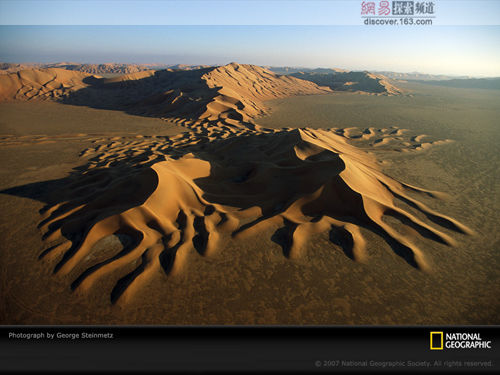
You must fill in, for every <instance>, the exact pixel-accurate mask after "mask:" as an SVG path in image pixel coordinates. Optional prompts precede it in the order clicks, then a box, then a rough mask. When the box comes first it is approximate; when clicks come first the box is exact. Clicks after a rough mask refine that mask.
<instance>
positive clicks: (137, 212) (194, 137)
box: [0, 63, 475, 324]
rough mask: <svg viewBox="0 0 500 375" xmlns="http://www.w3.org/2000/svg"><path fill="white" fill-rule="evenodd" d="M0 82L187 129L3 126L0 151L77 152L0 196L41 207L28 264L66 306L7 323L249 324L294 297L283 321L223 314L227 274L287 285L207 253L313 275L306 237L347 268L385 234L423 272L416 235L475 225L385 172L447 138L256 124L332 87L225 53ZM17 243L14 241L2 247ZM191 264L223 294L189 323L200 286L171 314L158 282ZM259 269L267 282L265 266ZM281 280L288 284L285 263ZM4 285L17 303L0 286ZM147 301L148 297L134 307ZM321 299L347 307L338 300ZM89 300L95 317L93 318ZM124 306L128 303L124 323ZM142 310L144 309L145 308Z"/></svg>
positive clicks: (462, 233) (179, 275)
mask: <svg viewBox="0 0 500 375" xmlns="http://www.w3.org/2000/svg"><path fill="white" fill-rule="evenodd" d="M0 87H1V88H2V91H1V93H0V97H1V99H2V100H4V101H33V102H38V101H41V100H42V101H47V100H48V101H55V102H58V103H62V104H57V105H69V106H78V107H88V106H90V107H93V108H100V109H101V110H111V109H118V110H120V111H123V112H125V113H127V114H129V115H141V116H145V117H153V118H161V119H162V120H163V121H164V122H165V123H170V124H172V125H171V126H172V127H175V126H182V127H184V129H185V131H183V132H181V133H179V134H177V135H170V134H165V135H160V134H151V135H145V134H126V135H123V134H120V135H115V134H109V133H106V132H104V131H103V132H102V134H99V133H97V132H94V133H85V134H81V133H76V132H74V131H75V130H76V129H72V130H73V133H71V134H70V133H69V132H66V133H65V134H62V135H61V134H54V135H35V134H32V135H24V136H23V135H15V134H10V135H4V136H3V138H2V147H3V148H4V150H6V149H8V148H16V147H23V146H24V147H38V146H44V147H45V146H51V145H56V144H60V143H61V142H73V141H74V142H75V145H78V147H81V148H80V149H79V157H80V158H83V163H82V161H79V162H78V161H77V160H76V157H75V156H72V161H71V163H68V165H67V168H68V167H69V166H70V165H72V166H71V168H72V170H70V169H69V168H68V169H67V170H66V172H70V173H69V174H66V175H60V174H59V176H60V177H59V176H58V178H59V180H58V181H57V182H52V183H45V184H44V183H43V182H42V185H43V186H35V187H34V186H33V185H29V186H28V185H25V186H17V187H11V188H10V189H4V190H3V191H2V193H3V194H6V195H7V194H8V195H11V196H26V197H28V198H32V199H36V200H38V201H40V202H43V204H42V205H41V207H40V214H41V216H40V217H39V220H38V223H37V226H38V230H39V235H40V238H41V239H40V242H39V243H40V244H41V248H40V251H38V252H37V251H36V249H32V251H34V252H35V253H37V258H38V260H37V263H36V264H37V267H38V269H39V272H41V275H42V276H41V277H42V278H43V279H44V280H45V281H44V282H52V283H54V284H53V285H52V286H51V287H50V288H55V289H51V290H56V289H57V288H63V289H64V288H67V289H65V292H64V294H63V297H61V299H62V300H65V301H74V302H73V304H74V305H73V307H71V308H69V309H68V310H66V311H61V310H64V307H61V306H56V307H54V310H53V311H52V313H50V312H45V313H42V314H38V315H37V313H34V314H30V313H29V312H26V311H24V313H23V314H21V315H19V316H18V317H17V318H14V316H13V314H12V312H11V311H6V310H4V312H3V316H4V317H5V318H4V319H5V320H10V321H12V322H34V321H37V322H41V321H44V320H45V321H49V322H55V321H58V319H59V321H64V322H82V321H86V322H87V323H90V322H117V321H119V322H125V323H130V322H133V323H140V322H145V323H164V322H170V323H174V324H175V323H186V322H190V323H203V322H205V323H214V322H215V323H219V324H221V323H222V324H224V323H227V324H234V323H243V324H253V323H256V322H260V323H266V316H267V323H269V324H275V323H286V322H290V321H292V322H294V323H295V324H300V323H301V322H300V314H298V315H297V312H298V311H300V309H301V308H299V306H297V305H296V303H291V301H288V303H287V304H285V305H284V307H283V308H284V311H285V314H289V315H291V316H295V317H296V318H294V319H291V320H289V319H288V320H287V319H283V318H279V317H277V316H276V315H273V314H269V309H267V310H266V309H264V310H263V311H262V317H263V319H259V320H256V319H255V317H252V316H247V318H245V311H248V308H247V307H241V308H240V310H238V309H236V310H234V311H233V316H232V317H230V315H231V314H230V313H229V312H228V311H227V310H226V311H224V312H220V311H219V312H218V310H217V308H214V307H213V306H216V305H217V303H219V304H220V302H217V301H220V299H221V298H222V299H224V298H229V299H230V293H229V294H228V290H230V289H228V285H231V283H241V284H242V285H243V286H245V285H248V284H249V283H251V284H252V285H253V287H250V289H249V288H247V287H246V286H245V289H246V290H247V293H252V292H251V291H252V289H256V290H260V289H261V288H264V289H265V290H266V291H265V292H264V293H265V294H271V295H274V296H277V294H279V293H284V292H279V291H278V290H276V289H275V285H273V284H272V283H269V282H267V281H261V282H260V284H259V281H258V280H257V281H256V280H255V278H254V277H252V276H249V275H248V272H249V270H252V271H250V273H255V274H261V273H262V272H264V271H265V272H269V269H267V270H266V269H265V268H263V269H262V270H255V264H256V263H252V262H249V263H247V264H246V265H245V262H244V261H243V262H242V259H243V258H238V257H235V258H234V260H232V261H235V260H238V262H240V263H239V267H240V268H233V269H232V271H231V273H227V274H225V273H224V269H226V270H227V268H224V267H220V264H219V263H220V262H223V259H224V256H225V255H226V256H227V254H226V253H227V252H228V253H231V252H232V253H233V255H234V251H239V252H240V253H241V254H243V253H244V254H253V257H256V258H258V259H261V261H262V259H265V257H268V256H271V258H268V261H274V262H275V265H274V270H275V271H274V272H277V271H276V268H277V267H278V265H279V264H283V263H282V262H283V261H285V262H291V263H289V265H288V267H290V264H292V265H293V267H295V271H294V272H295V273H297V272H298V274H300V273H301V272H304V275H305V274H308V275H309V276H308V277H310V275H311V272H313V273H314V269H313V268H314V266H315V265H316V266H317V262H316V261H311V262H309V260H310V257H311V253H310V252H311V248H310V247H311V244H314V243H320V244H322V245H321V246H322V248H323V249H324V243H323V242H321V241H318V236H319V235H324V234H326V235H327V236H328V239H329V241H330V243H331V244H330V246H333V247H336V248H338V249H340V250H341V252H342V253H343V255H344V257H345V258H346V259H347V260H349V261H350V262H352V263H349V264H352V265H354V264H359V265H360V266H361V267H366V269H370V264H371V259H372V258H373V253H372V251H373V250H372V248H374V245H373V244H374V243H375V244H377V243H378V244H379V243H380V242H381V241H382V242H385V243H386V245H387V246H385V251H389V252H392V254H394V255H395V256H396V258H397V259H399V261H400V262H402V263H400V264H404V267H406V270H405V271H404V272H419V273H420V274H421V275H425V274H432V273H433V272H435V264H434V262H433V261H431V262H429V261H428V255H427V254H426V251H425V247H424V248H423V247H422V245H423V244H426V243H429V242H431V243H437V244H440V245H442V246H445V247H450V248H451V247H454V246H456V245H457V242H459V241H461V240H462V239H463V238H465V237H472V236H474V234H475V231H474V229H473V228H469V226H467V225H466V224H467V223H462V219H463V218H458V220H457V218H452V217H451V216H449V215H445V214H441V213H439V212H438V210H436V209H434V208H432V207H435V204H436V203H435V202H436V201H440V200H442V199H449V197H447V195H446V194H445V192H439V191H435V190H432V189H431V190H429V189H426V188H425V187H420V186H416V185H414V184H411V183H407V182H405V181H399V180H398V179H395V178H392V177H390V176H389V175H387V174H386V173H385V172H384V170H383V169H384V165H385V164H384V160H383V157H381V156H383V155H384V152H385V153H399V154H412V153H422V152H426V151H428V150H429V149H432V148H434V147H440V146H441V145H444V144H451V145H452V144H453V141H452V140H450V139H446V138H444V139H433V137H429V136H428V135H427V136H426V135H425V134H419V133H415V132H412V131H409V130H407V129H403V128H399V127H397V126H387V127H381V128H376V127H342V128H338V127H332V128H327V129H315V128H313V127H310V126H309V125H308V124H304V126H302V127H300V128H291V127H282V128H280V129H273V128H271V127H264V126H261V125H259V119H260V118H262V116H265V115H267V114H269V105H268V104H269V102H268V101H269V100H274V99H280V98H288V97H291V96H303V95H325V94H329V95H331V92H332V90H331V88H329V87H322V86H318V85H316V84H315V83H313V82H310V81H305V80H301V79H298V78H295V77H289V76H279V75H276V74H274V73H272V72H270V71H268V70H266V69H263V68H260V67H256V66H252V65H243V64H236V63H232V64H229V65H226V66H222V67H217V68H203V69H198V70H190V71H176V70H165V71H156V72H155V71H142V72H138V73H132V74H126V75H123V76H119V77H114V78H102V77H98V76H93V75H90V74H86V73H80V72H74V71H71V72H69V71H66V70H63V69H54V68H53V69H33V70H29V71H19V72H16V73H14V74H9V75H4V76H0ZM390 93H391V94H398V93H399V91H394V90H393V91H391V92H390ZM30 104H31V103H30ZM103 126H104V125H103ZM84 145H86V147H82V146H84ZM68 152H69V151H68ZM72 163H73V164H72ZM73 165H74V166H73ZM57 173H59V172H57ZM57 173H55V175H57ZM42 187H43V188H42ZM40 190H42V191H44V192H45V193H44V194H41V193H40V192H39V191H40ZM35 193H36V194H35ZM429 202H434V203H430V204H429ZM30 214H33V215H34V214H35V213H33V212H31V213H30ZM33 220H36V219H33ZM31 223H33V221H32V222H31ZM12 236H14V235H10V238H12ZM42 240H43V242H42ZM7 241H8V240H6V239H4V240H2V242H3V243H5V242H7ZM271 241H272V242H273V243H274V245H273V246H275V247H274V250H271V252H270V254H268V255H266V254H265V253H266V247H265V246H269V243H270V242H271ZM35 242H36V241H35ZM14 247H15V246H12V245H10V249H11V250H10V251H12V249H13V248H14ZM375 247H377V248H379V247H380V246H379V245H376V246H375ZM276 249H278V253H281V254H280V257H281V258H282V259H280V260H279V261H277V260H276V258H273V257H274V256H276V255H277V253H276ZM239 256H240V257H241V256H242V255H239ZM197 259H198V260H197ZM200 259H201V260H200ZM200 261H201V262H204V263H203V265H201V263H199V262H200ZM229 261H231V260H229ZM13 262H14V261H13ZM15 262H21V263H22V260H16V261H15ZM304 262H305V264H304ZM4 264H6V263H4ZM11 264H12V263H11ZM198 266H199V267H198ZM233 266H234V264H233ZM4 267H5V265H4ZM301 267H302V270H301ZM311 267H313V268H311ZM347 267H349V266H347ZM352 267H354V266H352ZM320 268H321V267H320ZM207 269H210V270H209V271H208V272H207ZM283 269H287V268H286V267H283ZM40 270H43V271H40ZM397 270H400V269H399V268H398V269H397ZM410 270H412V271H410ZM23 272H26V271H23ZM204 272H206V273H204ZM339 272H346V271H345V270H343V271H339ZM356 272H358V271H356ZM195 274H196V277H197V278H198V279H201V280H203V279H204V278H207V279H209V278H210V277H211V278H212V279H213V278H214V277H215V279H219V282H222V281H221V280H222V279H225V278H226V277H227V279H225V281H224V282H222V284H223V286H221V287H220V288H219V289H217V287H215V289H213V290H212V292H213V291H217V290H219V291H220V293H221V296H222V297H217V296H214V300H213V301H212V302H213V303H214V304H215V305H211V306H212V307H211V308H210V313H209V314H208V315H203V316H201V317H198V319H196V318H194V316H192V315H190V314H191V313H192V312H193V311H195V310H196V311H198V310H197V309H196V308H193V306H198V303H200V302H199V300H197V299H196V297H195V296H194V294H193V293H195V294H196V293H203V287H201V286H196V285H195V286H193V289H191V291H190V294H189V296H184V297H180V296H181V295H182V290H180V291H178V292H177V300H178V301H181V302H182V303H180V304H179V305H178V307H177V312H176V314H177V315H175V316H178V318H175V316H173V317H171V318H168V317H166V316H165V315H164V314H167V315H168V314H169V312H168V311H167V310H164V306H163V305H162V302H161V301H162V300H161V299H160V297H159V296H161V295H163V294H162V292H158V288H159V287H161V285H163V286H164V288H166V287H165V285H166V284H167V283H169V284H170V288H172V287H175V284H176V283H183V282H185V281H186V278H187V279H189V278H191V277H192V276H194V275H195ZM214 275H215V276H214ZM267 277H273V275H272V273H271V274H268V275H267ZM419 277H425V276H419ZM245 278H246V280H245ZM50 280H52V281H50ZM176 280H177V281H176ZM280 280H281V281H280V282H281V283H283V284H285V285H292V284H293V283H291V282H290V281H289V280H288V279H287V276H286V275H283V274H281V276H280ZM228 283H229V284H228ZM9 285H10V284H9V281H8V280H6V279H4V286H3V288H4V290H6V291H9V290H12V286H9ZM54 285H55V286H54ZM9 288H10V289H9ZM344 288H348V287H347V286H344ZM354 288H357V287H356V286H354ZM287 289H289V288H287ZM51 293H53V292H51ZM179 293H180V294H179ZM288 293H289V292H286V293H285V294H288ZM291 293H292V295H293V294H297V293H298V294H300V295H301V296H302V297H301V298H305V299H306V300H307V295H309V294H311V293H313V292H312V291H311V290H309V289H308V288H307V287H304V286H302V289H301V287H298V290H295V291H292V292H291ZM321 293H324V292H321ZM374 293H376V292H374ZM8 296H9V297H8V298H10V299H16V298H17V297H15V295H14V294H13V293H12V291H10V292H9V294H8ZM145 296H147V299H148V301H150V302H149V305H144V303H143V302H141V300H142V299H144V298H145ZM239 298H241V296H240V297H239ZM249 298H250V297H249ZM331 298H332V300H333V301H336V302H335V303H336V304H337V305H338V306H341V308H342V309H344V310H343V312H344V314H345V315H346V316H349V315H350V312H349V310H350V307H349V304H348V303H346V302H345V299H339V298H338V297H335V296H332V297H331ZM377 298H378V297H375V299H377ZM155 300H156V303H155V302H154V301H155ZM250 300H252V298H250ZM89 301H90V302H89ZM151 301H153V302H151ZM314 301H316V302H314ZM310 302H311V303H312V304H314V303H316V304H317V303H318V299H317V297H313V296H311V300H310ZM39 303H41V304H42V305H43V304H44V303H43V302H41V301H39ZM151 303H153V305H151ZM82 304H83V305H85V304H90V305H89V306H91V307H86V308H84V312H83V313H82V314H80V316H79V317H76V316H71V313H70V312H71V311H75V308H77V306H82ZM223 304H224V303H223ZM147 306H149V307H147ZM182 306H184V309H185V310H189V311H190V312H189V313H186V314H188V315H189V316H191V317H190V318H189V317H187V318H186V316H184V318H180V316H179V315H178V314H179V311H182V309H183V307H182ZM203 306H205V307H203V308H202V309H207V308H208V307H207V306H208V305H203ZM293 306H295V310H294V307H293ZM316 308H317V309H319V310H320V311H321V316H322V318H321V321H324V322H329V323H330V324H335V323H340V322H346V321H351V320H350V318H348V319H345V318H344V320H337V319H336V318H333V317H332V316H331V317H330V318H324V314H325V311H324V308H322V307H320V305H317V306H316ZM96 309H97V310H98V309H102V311H106V312H105V313H104V315H103V314H101V313H99V314H98V315H99V317H98V318H92V316H93V314H94V313H95V312H96ZM130 309H132V310H134V311H135V313H134V315H133V316H130V317H129V318H127V314H126V312H127V311H130ZM144 309H146V310H148V309H149V310H152V312H151V314H149V313H145V312H144V311H145V310H144ZM179 309H180V310H179ZM259 309H262V307H259V308H257V310H259ZM113 311H114V312H115V313H113ZM140 311H142V312H140ZM265 311H268V312H267V313H266V312H265ZM157 314H159V315H157ZM228 314H229V315H228ZM113 315H114V317H112V316H113ZM93 319H95V320H93ZM322 319H326V320H322ZM418 319H420V318H415V320H418ZM419 321H420V320H419ZM351 322H352V323H356V321H351ZM302 323H304V324H307V323H308V322H306V321H304V322H302Z"/></svg>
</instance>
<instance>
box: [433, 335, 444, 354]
mask: <svg viewBox="0 0 500 375" xmlns="http://www.w3.org/2000/svg"><path fill="white" fill-rule="evenodd" d="M430 344H431V345H430V346H431V350H443V332H431V337H430Z"/></svg>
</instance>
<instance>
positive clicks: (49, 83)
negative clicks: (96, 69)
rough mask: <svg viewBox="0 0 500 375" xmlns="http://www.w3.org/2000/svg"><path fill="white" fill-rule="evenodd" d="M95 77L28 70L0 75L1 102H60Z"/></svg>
mask: <svg viewBox="0 0 500 375" xmlns="http://www.w3.org/2000/svg"><path fill="white" fill-rule="evenodd" d="M91 78H93V76H91V75H88V74H86V73H80V72H71V71H68V70H65V69H57V68H49V69H28V70H20V71H18V72H15V73H10V74H4V75H0V101H7V100H32V99H35V100H58V99H60V98H62V97H64V96H66V95H68V94H69V93H70V92H74V91H77V90H79V89H82V88H84V87H87V86H88V84H86V83H84V80H85V79H91Z"/></svg>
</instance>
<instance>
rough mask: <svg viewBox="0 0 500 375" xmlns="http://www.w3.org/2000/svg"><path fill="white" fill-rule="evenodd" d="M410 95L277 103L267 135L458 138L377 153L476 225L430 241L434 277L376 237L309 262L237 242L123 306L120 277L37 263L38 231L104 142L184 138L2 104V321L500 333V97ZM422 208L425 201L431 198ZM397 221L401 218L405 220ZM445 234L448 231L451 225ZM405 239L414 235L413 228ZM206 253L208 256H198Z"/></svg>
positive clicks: (102, 115) (115, 115) (323, 241)
mask: <svg viewBox="0 0 500 375" xmlns="http://www.w3.org/2000/svg"><path fill="white" fill-rule="evenodd" d="M402 86H403V87H405V88H407V89H409V90H411V91H412V94H413V95H412V96H393V97H385V96H372V95H360V94H353V93H335V94H326V95H312V96H305V97H292V98H287V99H277V100H273V101H270V102H268V103H267V104H268V105H269V106H270V107H271V109H272V111H271V115H270V116H267V117H264V118H261V119H259V120H258V121H257V122H258V123H259V124H260V125H263V126H265V127H272V128H282V127H299V128H302V127H312V128H322V127H324V128H331V127H335V128H345V127H352V126H357V127H360V128H362V129H364V128H367V127H374V128H387V127H390V126H398V127H399V128H405V129H409V132H410V134H415V135H420V134H427V135H428V136H429V139H451V140H453V141H454V142H452V143H447V144H443V145H439V146H434V147H431V148H429V149H426V150H423V151H419V152H409V153H402V152H395V151H390V150H385V149H383V148H379V149H376V148H374V149H373V150H372V151H373V152H375V153H376V155H377V157H378V158H379V160H385V161H387V163H386V164H385V166H384V171H385V172H386V173H387V174H388V175H389V176H391V177H395V178H397V179H398V180H400V181H404V182H407V183H409V184H412V185H416V186H419V187H422V188H425V189H429V190H437V191H442V192H445V193H447V194H449V195H450V198H449V199H447V200H435V199H431V198H428V199H425V198H424V199H423V201H424V203H426V204H427V205H428V206H430V207H432V208H433V209H435V210H437V211H439V212H441V213H443V214H445V215H448V216H450V217H452V218H455V219H457V220H459V221H460V222H462V223H463V224H465V225H467V226H468V227H469V228H471V229H472V230H474V231H475V232H476V234H475V235H474V236H466V235H462V234H457V233H455V232H451V231H447V232H446V233H448V234H449V235H450V236H451V237H453V238H454V239H455V240H457V242H458V246H456V247H448V246H445V245H443V244H439V243H436V242H434V241H431V240H427V239H421V238H420V239H418V244H419V247H420V248H421V249H422V251H423V252H424V254H425V256H426V258H427V259H428V261H429V263H430V265H431V269H430V271H429V272H422V271H420V270H417V269H415V268H413V267H411V266H409V265H408V263H406V262H405V261H404V260H403V259H402V258H401V257H399V256H397V255H396V254H395V253H394V252H393V251H392V249H391V247H390V246H388V244H387V243H386V242H385V241H384V240H383V239H381V238H380V237H379V236H378V235H376V234H375V233H373V232H370V231H365V232H363V235H364V236H365V238H366V239H367V242H368V247H367V251H368V260H367V262H365V263H360V262H356V261H353V260H352V259H350V258H349V257H347V256H346V255H345V254H344V253H343V252H342V251H341V250H340V249H339V248H338V247H337V246H335V245H334V244H332V242H331V241H330V240H329V238H328V233H323V234H317V235H315V236H314V238H313V239H312V240H311V241H309V242H308V244H307V248H306V251H305V253H304V255H303V256H302V257H300V258H298V259H288V258H286V257H284V256H283V251H282V248H281V247H280V246H279V244H277V243H275V242H274V241H273V240H272V235H273V233H274V231H275V229H272V228H271V229H270V230H269V231H268V232H263V233H259V234H258V235H256V236H255V237H253V238H251V239H249V240H244V241H242V240H239V241H237V240H233V239H232V238H230V237H229V236H228V237H227V238H225V240H224V241H223V243H224V246H220V248H219V249H218V250H217V252H216V253H214V254H213V255H210V256H206V257H202V256H192V257H189V260H188V262H187V264H186V266H185V269H184V272H182V273H180V274H175V275H168V276H167V275H164V274H161V273H158V274H157V275H155V276H154V278H153V279H151V280H150V281H149V283H148V284H147V286H145V287H143V288H142V289H141V292H140V293H138V294H137V295H135V296H134V300H133V301H132V302H131V303H128V304H125V305H123V304H112V303H111V301H110V298H109V290H110V289H112V287H113V280H109V281H106V280H103V281H102V283H101V284H99V285H98V287H96V288H93V289H91V290H90V291H88V293H85V294H81V293H75V292H72V291H71V289H70V288H69V286H68V285H69V284H70V283H71V280H69V279H68V278H67V277H65V276H60V275H54V274H53V272H52V271H53V267H52V266H51V265H50V264H49V263H48V261H47V260H45V259H41V260H39V259H38V258H39V255H40V253H41V252H42V251H43V250H44V248H45V247H46V245H45V244H44V243H43V241H42V236H41V232H40V230H39V229H38V228H37V225H38V223H39V222H40V220H41V217H40V214H39V210H40V209H41V208H42V207H44V206H45V204H46V202H45V201H44V197H45V195H46V193H47V191H52V192H55V193H57V189H58V187H60V186H61V184H63V183H64V180H63V178H64V177H65V176H67V174H68V173H69V172H70V171H71V170H72V169H73V168H75V167H78V166H79V165H81V164H82V163H83V160H82V158H81V157H80V156H79V155H80V153H81V151H82V150H84V149H86V148H88V147H91V145H92V143H91V142H92V141H93V140H95V139H97V138H100V137H102V136H107V137H111V136H119V137H121V136H129V135H130V136H134V135H136V134H137V135H173V134H176V133H179V132H182V131H186V129H184V128H182V127H180V126H177V125H175V124H173V123H168V122H165V121H162V120H160V119H156V118H148V117H140V116H132V115H128V114H125V113H122V112H119V111H109V110H98V109H92V108H86V107H77V106H70V105H64V104H56V103H36V102H27V103H2V104H0V136H1V139H2V140H1V143H0V190H1V191H0V207H1V210H0V212H1V213H0V253H1V257H0V278H1V279H0V282H1V284H0V299H1V303H0V322H1V323H2V324H291V325H311V324H314V325H317V324H328V325H330V324H334V325H336V324H347V325H352V324H356V325H365V324H366V325H373V324H377V325H379V324H389V325H393V324H405V325H408V324H409V325H414V324H416V325H419V324H498V323H500V318H499V317H500V298H499V297H500V292H499V291H500V272H499V269H500V251H499V250H500V241H499V239H500V232H499V231H498V223H499V222H500V213H499V212H500V202H499V199H498V197H499V196H500V191H499V190H500V181H499V173H498V171H499V170H500V152H499V151H500V147H499V145H498V140H499V139H500V123H499V119H500V92H499V91H496V90H466V89H456V88H443V87H437V86H430V85H419V84H416V83H411V84H410V83H408V84H404V85H402ZM421 200H422V199H421ZM396 224H397V223H396ZM445 231H446V230H445ZM405 235H407V236H410V237H411V236H414V237H416V235H415V234H413V233H411V232H408V233H405ZM195 255H196V254H195Z"/></svg>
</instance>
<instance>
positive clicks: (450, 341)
mask: <svg viewBox="0 0 500 375" xmlns="http://www.w3.org/2000/svg"><path fill="white" fill-rule="evenodd" d="M430 349H431V350H443V349H491V341H489V340H484V339H483V338H481V334H480V333H477V332H476V333H464V332H451V333H448V332H446V333H444V332H443V331H431V334H430Z"/></svg>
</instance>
